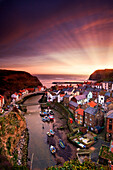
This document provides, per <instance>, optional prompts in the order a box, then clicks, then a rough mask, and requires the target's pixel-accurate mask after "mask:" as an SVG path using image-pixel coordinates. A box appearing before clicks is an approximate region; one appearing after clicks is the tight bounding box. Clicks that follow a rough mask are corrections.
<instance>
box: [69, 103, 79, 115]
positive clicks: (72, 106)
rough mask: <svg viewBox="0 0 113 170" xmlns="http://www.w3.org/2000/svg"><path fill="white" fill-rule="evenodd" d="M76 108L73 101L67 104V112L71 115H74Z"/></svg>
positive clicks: (76, 105)
mask: <svg viewBox="0 0 113 170" xmlns="http://www.w3.org/2000/svg"><path fill="white" fill-rule="evenodd" d="M77 107H78V104H77V103H76V102H74V101H72V100H71V101H70V102H69V110H70V111H71V112H72V113H73V114H75V110H76V109H77Z"/></svg>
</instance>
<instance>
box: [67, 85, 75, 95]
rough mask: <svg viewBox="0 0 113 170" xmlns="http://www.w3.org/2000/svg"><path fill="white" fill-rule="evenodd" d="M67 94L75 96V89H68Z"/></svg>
mask: <svg viewBox="0 0 113 170" xmlns="http://www.w3.org/2000/svg"><path fill="white" fill-rule="evenodd" d="M65 94H68V95H72V94H74V89H73V87H68V88H67V89H66V90H65Z"/></svg>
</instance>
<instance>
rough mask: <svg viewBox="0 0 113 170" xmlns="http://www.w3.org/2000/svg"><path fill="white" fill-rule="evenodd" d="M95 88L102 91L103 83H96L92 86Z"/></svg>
mask: <svg viewBox="0 0 113 170" xmlns="http://www.w3.org/2000/svg"><path fill="white" fill-rule="evenodd" d="M92 87H93V88H97V89H102V83H94V84H93V85H92Z"/></svg>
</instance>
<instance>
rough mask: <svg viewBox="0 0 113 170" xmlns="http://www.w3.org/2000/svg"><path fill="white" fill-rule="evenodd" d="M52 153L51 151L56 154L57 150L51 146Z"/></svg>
mask: <svg viewBox="0 0 113 170" xmlns="http://www.w3.org/2000/svg"><path fill="white" fill-rule="evenodd" d="M50 151H51V153H52V154H55V152H56V149H55V147H54V146H53V145H51V146H50Z"/></svg>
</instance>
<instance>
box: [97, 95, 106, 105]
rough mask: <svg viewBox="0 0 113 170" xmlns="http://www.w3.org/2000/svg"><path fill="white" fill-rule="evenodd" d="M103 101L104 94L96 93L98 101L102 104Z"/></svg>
mask: <svg viewBox="0 0 113 170" xmlns="http://www.w3.org/2000/svg"><path fill="white" fill-rule="evenodd" d="M104 102H105V96H104V95H102V94H99V95H98V103H100V104H104Z"/></svg>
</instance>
